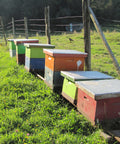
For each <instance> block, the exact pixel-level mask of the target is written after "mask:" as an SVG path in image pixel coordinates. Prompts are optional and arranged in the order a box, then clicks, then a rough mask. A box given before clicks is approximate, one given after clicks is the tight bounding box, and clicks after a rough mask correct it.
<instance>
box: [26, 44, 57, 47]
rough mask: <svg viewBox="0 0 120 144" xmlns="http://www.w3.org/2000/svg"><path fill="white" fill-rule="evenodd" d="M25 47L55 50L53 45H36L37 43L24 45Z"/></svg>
mask: <svg viewBox="0 0 120 144" xmlns="http://www.w3.org/2000/svg"><path fill="white" fill-rule="evenodd" d="M24 45H25V46H26V47H29V48H30V47H37V48H55V46H54V45H51V44H38V43H25V44H24Z"/></svg>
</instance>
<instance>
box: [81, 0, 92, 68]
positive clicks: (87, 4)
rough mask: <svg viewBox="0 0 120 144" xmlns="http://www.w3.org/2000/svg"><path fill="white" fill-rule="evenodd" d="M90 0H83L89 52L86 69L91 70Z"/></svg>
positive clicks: (85, 46)
mask: <svg viewBox="0 0 120 144" xmlns="http://www.w3.org/2000/svg"><path fill="white" fill-rule="evenodd" d="M89 3H90V2H89V0H82V14H83V26H84V49H85V52H86V53H88V56H87V58H86V59H85V67H86V70H88V71H90V70H91V42H90V15H89V10H88V7H89Z"/></svg>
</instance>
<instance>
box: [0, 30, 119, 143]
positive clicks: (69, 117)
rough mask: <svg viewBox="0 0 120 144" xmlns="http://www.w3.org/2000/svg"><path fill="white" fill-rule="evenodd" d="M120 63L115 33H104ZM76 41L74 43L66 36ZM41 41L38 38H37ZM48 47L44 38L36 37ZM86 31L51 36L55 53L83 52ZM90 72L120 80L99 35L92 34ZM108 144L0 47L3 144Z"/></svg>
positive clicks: (80, 116)
mask: <svg viewBox="0 0 120 144" xmlns="http://www.w3.org/2000/svg"><path fill="white" fill-rule="evenodd" d="M105 35H106V37H107V39H108V41H109V42H110V46H111V48H112V50H113V52H114V54H115V56H116V57H117V59H118V61H119V63H120V58H119V54H120V50H119V44H120V43H119V37H120V34H119V33H117V32H111V33H108V32H106V33H105ZM69 37H70V38H72V39H73V40H74V41H73V42H72V43H70V41H69V39H68V38H69ZM35 38H37V37H35ZM38 38H39V40H40V43H46V37H38ZM83 40H84V39H83V33H74V34H67V35H66V34H63V35H56V36H55V35H53V36H51V41H52V44H54V45H55V46H56V49H75V50H79V51H84V47H83ZM91 43H92V45H91V48H92V70H97V71H100V72H104V73H107V74H109V75H111V76H114V77H115V78H118V79H120V76H118V75H117V72H116V70H115V68H114V66H113V64H112V61H111V59H110V58H109V55H108V52H107V51H106V49H105V48H104V46H103V45H102V42H101V40H100V39H99V36H98V34H97V33H96V32H91ZM17 143H18V144H26V143H27V144H33V143H38V144H39V143H42V144H57V143H58V144H86V143H87V144H106V143H107V142H106V141H105V140H104V139H103V138H101V137H100V129H99V128H98V127H93V126H92V125H91V124H90V122H89V121H87V120H86V119H85V117H84V116H83V115H81V114H78V112H77V110H76V109H75V108H74V107H73V106H72V105H71V104H70V103H69V102H67V101H66V100H65V99H64V98H63V97H62V96H60V95H58V94H56V93H53V92H52V91H51V90H50V88H49V87H47V86H46V84H45V83H44V82H43V81H41V80H40V79H38V78H37V77H35V76H34V75H32V74H31V73H28V72H26V70H25V69H24V66H20V65H17V64H16V58H10V56H9V51H8V47H6V46H5V45H3V44H2V45H1V46H0V144H17Z"/></svg>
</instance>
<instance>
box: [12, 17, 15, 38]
mask: <svg viewBox="0 0 120 144" xmlns="http://www.w3.org/2000/svg"><path fill="white" fill-rule="evenodd" d="M12 30H13V38H15V20H14V17H12Z"/></svg>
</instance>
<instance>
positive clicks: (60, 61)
mask: <svg viewBox="0 0 120 144" xmlns="http://www.w3.org/2000/svg"><path fill="white" fill-rule="evenodd" d="M44 53H45V83H47V85H49V86H50V87H51V88H52V89H56V88H58V87H59V88H60V87H61V86H62V83H63V77H62V76H61V75H60V71H77V70H79V71H80V70H81V71H83V70H84V59H85V57H86V56H87V54H86V53H82V52H79V51H76V50H61V49H44Z"/></svg>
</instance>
